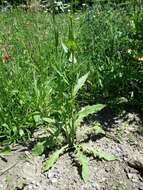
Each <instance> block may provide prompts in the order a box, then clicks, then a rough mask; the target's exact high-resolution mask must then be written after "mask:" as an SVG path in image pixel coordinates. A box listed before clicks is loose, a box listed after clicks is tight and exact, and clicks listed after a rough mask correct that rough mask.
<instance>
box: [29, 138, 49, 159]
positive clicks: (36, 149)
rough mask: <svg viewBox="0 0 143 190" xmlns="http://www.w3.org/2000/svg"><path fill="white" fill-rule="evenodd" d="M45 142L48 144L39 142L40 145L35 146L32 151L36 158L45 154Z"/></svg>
mask: <svg viewBox="0 0 143 190" xmlns="http://www.w3.org/2000/svg"><path fill="white" fill-rule="evenodd" d="M45 142H46V141H43V142H38V143H37V144H36V145H35V146H34V148H33V149H32V154H33V155H34V156H39V155H41V154H42V153H43V152H44V150H45Z"/></svg>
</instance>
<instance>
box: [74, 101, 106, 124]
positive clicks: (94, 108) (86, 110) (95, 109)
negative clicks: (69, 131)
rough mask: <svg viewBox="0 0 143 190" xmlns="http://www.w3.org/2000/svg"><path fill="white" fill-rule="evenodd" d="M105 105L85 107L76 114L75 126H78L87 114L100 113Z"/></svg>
mask: <svg viewBox="0 0 143 190" xmlns="http://www.w3.org/2000/svg"><path fill="white" fill-rule="evenodd" d="M104 107H105V105H103V104H96V105H92V106H85V107H83V108H82V109H81V110H80V111H79V112H78V118H77V121H76V125H79V124H80V122H82V120H83V119H84V118H85V117H87V116H88V115H89V114H93V113H97V112H99V111H101V110H102V109H103V108H104Z"/></svg>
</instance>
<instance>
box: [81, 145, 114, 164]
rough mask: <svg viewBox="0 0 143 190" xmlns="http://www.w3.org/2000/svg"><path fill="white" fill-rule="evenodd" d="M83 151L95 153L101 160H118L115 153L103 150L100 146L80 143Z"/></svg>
mask: <svg viewBox="0 0 143 190" xmlns="http://www.w3.org/2000/svg"><path fill="white" fill-rule="evenodd" d="M80 146H81V148H82V150H83V152H85V153H87V154H90V155H93V156H94V157H97V158H99V159H101V160H106V161H114V160H118V157H117V156H115V155H113V154H110V153H107V152H104V151H103V150H101V149H99V148H96V149H94V148H90V147H88V146H86V145H84V144H82V145H80Z"/></svg>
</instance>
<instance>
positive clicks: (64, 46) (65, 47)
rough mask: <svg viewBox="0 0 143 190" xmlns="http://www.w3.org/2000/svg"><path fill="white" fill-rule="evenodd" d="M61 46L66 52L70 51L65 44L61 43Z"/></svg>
mask: <svg viewBox="0 0 143 190" xmlns="http://www.w3.org/2000/svg"><path fill="white" fill-rule="evenodd" d="M61 44H62V48H63V50H64V52H65V53H68V51H69V49H68V47H67V46H66V45H65V44H64V43H63V42H61Z"/></svg>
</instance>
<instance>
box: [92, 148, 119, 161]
mask: <svg viewBox="0 0 143 190" xmlns="http://www.w3.org/2000/svg"><path fill="white" fill-rule="evenodd" d="M93 153H94V156H95V157H98V158H99V159H101V160H107V161H114V160H118V158H117V156H115V155H113V154H110V153H107V152H104V151H103V150H100V149H97V150H94V151H93Z"/></svg>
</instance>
